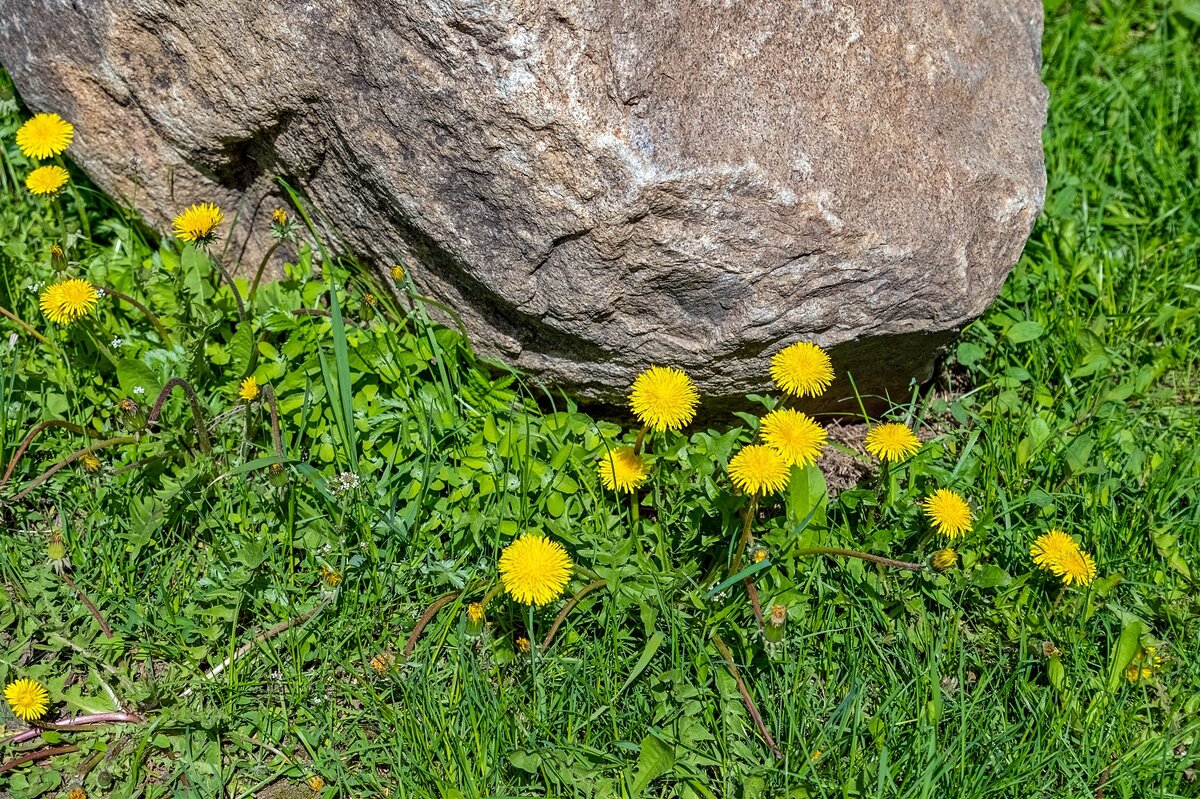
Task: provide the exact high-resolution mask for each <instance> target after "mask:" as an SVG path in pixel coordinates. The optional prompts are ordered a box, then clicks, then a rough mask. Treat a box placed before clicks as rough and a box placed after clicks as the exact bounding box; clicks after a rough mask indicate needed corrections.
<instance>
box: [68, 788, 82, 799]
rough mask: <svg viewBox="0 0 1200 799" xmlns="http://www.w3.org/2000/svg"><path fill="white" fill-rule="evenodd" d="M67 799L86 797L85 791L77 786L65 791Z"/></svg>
mask: <svg viewBox="0 0 1200 799" xmlns="http://www.w3.org/2000/svg"><path fill="white" fill-rule="evenodd" d="M67 799H87V791H85V790H83V788H80V787H78V786H76V787H74V788H72V789H71V790H69V791H67Z"/></svg>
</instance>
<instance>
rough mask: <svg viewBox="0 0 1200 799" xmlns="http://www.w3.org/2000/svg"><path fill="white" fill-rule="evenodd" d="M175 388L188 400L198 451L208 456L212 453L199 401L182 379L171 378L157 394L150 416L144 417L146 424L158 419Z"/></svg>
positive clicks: (186, 382) (193, 391) (193, 390)
mask: <svg viewBox="0 0 1200 799" xmlns="http://www.w3.org/2000/svg"><path fill="white" fill-rule="evenodd" d="M176 386H178V387H179V388H180V389H181V390H182V391H183V393H184V395H185V396H187V398H188V404H190V405H191V406H192V419H193V421H194V422H195V424H196V440H197V441H198V442H199V444H200V451H201V452H203V453H204V454H205V455H209V454H211V453H212V443H211V442H210V441H209V439H208V425H207V424H205V422H204V413H203V412H202V411H201V410H200V399H199V398H198V397H197V396H196V391H195V389H193V388H192V386H191V384H190V383H188V381H186V380H184V379H183V378H182V377H172V378H171V379H170V380H168V381H167V384H166V385H165V386H163V387H162V391H160V392H158V398H157V399H156V400H155V401H154V407H153V408H152V409H151V411H150V415H149V416H147V417H146V424H154V422H155V420H157V419H158V415H159V414H160V413H162V407H163V403H164V402H166V401H167V397H168V396H170V394H171V391H172V390H173V389H174V388H175V387H176Z"/></svg>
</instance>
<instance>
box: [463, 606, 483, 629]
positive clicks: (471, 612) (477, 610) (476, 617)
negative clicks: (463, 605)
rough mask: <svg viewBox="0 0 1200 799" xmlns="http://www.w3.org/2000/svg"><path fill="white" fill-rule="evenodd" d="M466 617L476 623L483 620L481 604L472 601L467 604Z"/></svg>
mask: <svg viewBox="0 0 1200 799" xmlns="http://www.w3.org/2000/svg"><path fill="white" fill-rule="evenodd" d="M467 618H468V619H470V620H471V621H472V622H474V623H476V624H478V623H479V622H481V621H483V604H482V603H480V602H472V603H471V604H469V605H467Z"/></svg>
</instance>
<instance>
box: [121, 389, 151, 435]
mask: <svg viewBox="0 0 1200 799" xmlns="http://www.w3.org/2000/svg"><path fill="white" fill-rule="evenodd" d="M117 410H119V411H120V412H121V415H122V417H123V418H124V420H125V426H126V427H128V428H129V429H130V430H132V431H133V432H135V433H138V432H141V431H142V430H145V429H146V412H145V411H144V410H143V409H142V406H141V405H138V404H137V402H136V401H134V400H132V399H130V398H129V397H123V398H122V399H121V400H120V401H119V402H118V403H117Z"/></svg>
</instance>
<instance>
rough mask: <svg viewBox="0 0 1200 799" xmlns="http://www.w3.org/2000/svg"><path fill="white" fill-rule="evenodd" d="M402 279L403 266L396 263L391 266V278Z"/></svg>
mask: <svg viewBox="0 0 1200 799" xmlns="http://www.w3.org/2000/svg"><path fill="white" fill-rule="evenodd" d="M403 279H404V267H403V266H401V265H400V264H396V265H395V266H393V267H392V280H403Z"/></svg>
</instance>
